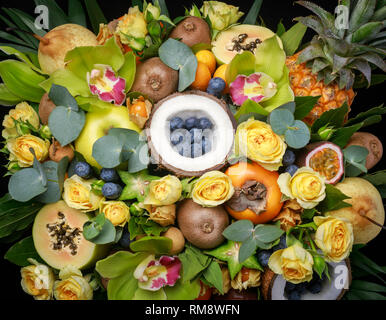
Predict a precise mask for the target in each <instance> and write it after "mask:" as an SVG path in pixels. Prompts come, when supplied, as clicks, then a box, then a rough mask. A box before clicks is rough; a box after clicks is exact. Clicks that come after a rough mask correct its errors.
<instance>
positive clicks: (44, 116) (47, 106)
mask: <svg viewBox="0 0 386 320" xmlns="http://www.w3.org/2000/svg"><path fill="white" fill-rule="evenodd" d="M55 108H56V105H55V103H54V102H53V101H52V100H51V99H50V98H49V97H48V93H45V94H43V96H42V98H41V100H40V104H39V117H40V120H41V122H42V123H43V124H44V125H46V124H48V118H49V116H50V114H51V112H52V110H54V109H55Z"/></svg>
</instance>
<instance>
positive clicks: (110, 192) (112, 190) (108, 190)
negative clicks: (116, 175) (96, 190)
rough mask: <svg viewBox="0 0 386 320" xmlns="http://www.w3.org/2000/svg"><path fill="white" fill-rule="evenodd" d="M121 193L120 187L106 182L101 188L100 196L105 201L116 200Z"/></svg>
mask: <svg viewBox="0 0 386 320" xmlns="http://www.w3.org/2000/svg"><path fill="white" fill-rule="evenodd" d="M121 193H122V187H121V186H120V185H119V184H116V183H113V182H106V183H105V184H104V185H103V187H102V194H103V196H104V197H105V198H106V199H117V198H119V196H120V195H121Z"/></svg>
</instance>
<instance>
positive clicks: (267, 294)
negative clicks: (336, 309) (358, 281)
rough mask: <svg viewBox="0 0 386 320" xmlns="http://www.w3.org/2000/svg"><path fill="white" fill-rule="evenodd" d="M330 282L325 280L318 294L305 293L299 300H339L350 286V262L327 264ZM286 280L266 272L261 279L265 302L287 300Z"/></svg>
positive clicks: (269, 271)
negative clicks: (285, 292) (285, 291)
mask: <svg viewBox="0 0 386 320" xmlns="http://www.w3.org/2000/svg"><path fill="white" fill-rule="evenodd" d="M328 269H329V274H330V278H331V280H328V279H327V280H325V281H324V282H323V285H322V290H321V291H320V292H319V293H318V294H312V293H311V292H309V291H307V290H306V291H305V292H304V293H303V294H302V296H301V300H340V299H342V297H343V296H344V294H345V293H346V291H347V290H348V288H349V287H350V285H351V280H352V276H351V266H350V260H349V259H346V260H343V261H341V262H339V263H328ZM285 284H286V280H285V279H284V278H283V277H282V276H281V275H277V274H274V273H273V272H272V271H271V270H269V269H268V270H266V271H265V272H264V275H263V277H262V285H261V286H262V294H263V297H264V299H265V300H288V299H287V298H286V296H285V294H284V288H285Z"/></svg>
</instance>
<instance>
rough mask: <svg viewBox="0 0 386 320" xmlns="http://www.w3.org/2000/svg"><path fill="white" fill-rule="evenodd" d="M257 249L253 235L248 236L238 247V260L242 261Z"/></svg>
mask: <svg viewBox="0 0 386 320" xmlns="http://www.w3.org/2000/svg"><path fill="white" fill-rule="evenodd" d="M256 249H257V245H256V241H255V239H254V237H253V236H250V237H249V238H248V239H247V240H245V241H244V242H243V243H242V244H241V247H240V252H239V262H240V263H242V262H244V261H245V260H247V259H248V258H249V257H250V256H252V255H253V254H254V253H255V252H256Z"/></svg>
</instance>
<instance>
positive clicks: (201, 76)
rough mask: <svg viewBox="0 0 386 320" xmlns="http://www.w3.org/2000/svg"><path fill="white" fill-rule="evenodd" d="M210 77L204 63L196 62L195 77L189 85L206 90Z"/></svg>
mask: <svg viewBox="0 0 386 320" xmlns="http://www.w3.org/2000/svg"><path fill="white" fill-rule="evenodd" d="M211 78H212V75H211V74H210V71H209V68H208V67H207V65H206V64H205V63H202V62H198V64H197V71H196V79H195V80H194V82H193V83H192V84H191V85H190V87H191V88H192V89H196V90H201V91H206V88H207V87H208V84H209V81H210V79H211Z"/></svg>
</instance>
